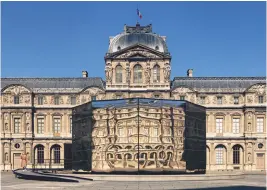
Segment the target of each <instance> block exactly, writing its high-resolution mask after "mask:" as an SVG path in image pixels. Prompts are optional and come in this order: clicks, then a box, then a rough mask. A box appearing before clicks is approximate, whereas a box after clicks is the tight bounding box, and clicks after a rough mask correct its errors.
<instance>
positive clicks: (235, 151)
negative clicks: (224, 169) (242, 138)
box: [233, 145, 240, 164]
mask: <svg viewBox="0 0 267 190" xmlns="http://www.w3.org/2000/svg"><path fill="white" fill-rule="evenodd" d="M233 164H240V146H239V145H235V146H234V147H233Z"/></svg>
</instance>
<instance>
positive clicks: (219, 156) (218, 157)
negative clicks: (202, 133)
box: [215, 147, 224, 165]
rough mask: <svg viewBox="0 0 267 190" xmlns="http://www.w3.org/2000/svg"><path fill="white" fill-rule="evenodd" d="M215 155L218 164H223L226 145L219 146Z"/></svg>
mask: <svg viewBox="0 0 267 190" xmlns="http://www.w3.org/2000/svg"><path fill="white" fill-rule="evenodd" d="M215 156H216V164H217V165H222V164H223V163H224V162H223V157H224V147H217V148H216V149H215Z"/></svg>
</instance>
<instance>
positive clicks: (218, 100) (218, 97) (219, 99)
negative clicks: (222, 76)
mask: <svg viewBox="0 0 267 190" xmlns="http://www.w3.org/2000/svg"><path fill="white" fill-rule="evenodd" d="M222 99H223V98H222V96H217V104H219V105H221V104H222V102H223V100H222Z"/></svg>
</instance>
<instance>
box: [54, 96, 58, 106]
mask: <svg viewBox="0 0 267 190" xmlns="http://www.w3.org/2000/svg"><path fill="white" fill-rule="evenodd" d="M54 104H55V105H59V97H58V96H55V99H54Z"/></svg>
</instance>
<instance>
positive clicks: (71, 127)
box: [70, 118, 72, 133]
mask: <svg viewBox="0 0 267 190" xmlns="http://www.w3.org/2000/svg"><path fill="white" fill-rule="evenodd" d="M70 133H72V118H70Z"/></svg>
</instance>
